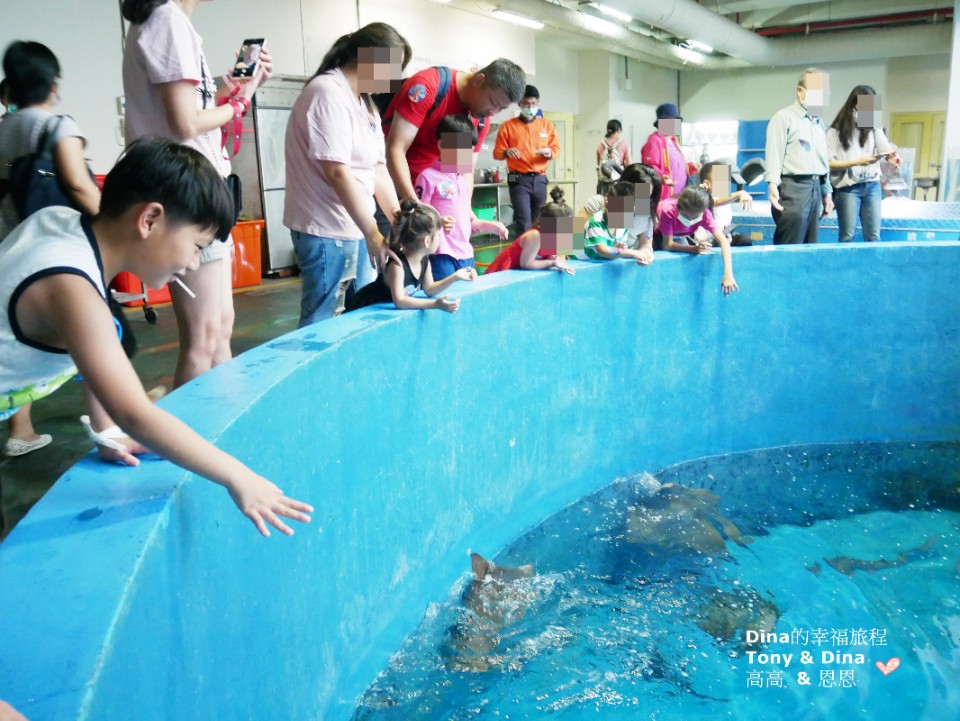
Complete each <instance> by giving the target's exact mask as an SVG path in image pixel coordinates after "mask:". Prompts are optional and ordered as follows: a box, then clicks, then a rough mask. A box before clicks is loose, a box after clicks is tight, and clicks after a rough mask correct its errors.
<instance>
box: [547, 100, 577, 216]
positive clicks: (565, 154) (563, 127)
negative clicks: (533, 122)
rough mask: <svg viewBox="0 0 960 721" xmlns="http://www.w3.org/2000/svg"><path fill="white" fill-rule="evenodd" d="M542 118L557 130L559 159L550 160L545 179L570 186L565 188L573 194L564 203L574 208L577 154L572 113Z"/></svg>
mask: <svg viewBox="0 0 960 721" xmlns="http://www.w3.org/2000/svg"><path fill="white" fill-rule="evenodd" d="M543 117H544V118H546V119H547V120H549V121H550V122H551V123H553V126H554V127H555V128H556V129H557V143H558V144H559V145H560V157H559V158H557V159H556V160H551V161H550V163H549V164H548V165H547V177H548V178H550V180H551V181H567V182H568V183H571V186H568V187H567V188H565V189H566V190H569V189H570V187H573V189H574V192H572V193H569V194H568V195H569V197H567V198H566V201H567V202H568V203H570V205H572V206H574V207H576V202H577V197H576V196H577V194H576V186H575V185H573V184H572V181H574V180H576V179H577V153H576V150H575V148H576V139H575V135H576V123H575V118H574V115H573V113H547V112H545V113H544V114H543ZM548 200H549V198H548Z"/></svg>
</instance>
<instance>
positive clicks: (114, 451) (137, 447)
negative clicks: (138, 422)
mask: <svg viewBox="0 0 960 721" xmlns="http://www.w3.org/2000/svg"><path fill="white" fill-rule="evenodd" d="M111 440H112V442H113V443H115V444H116V445H117V446H122V447H123V448H122V450H121V448H119V447H111V446H106V445H101V444H99V443H98V444H97V453H99V454H100V459H101V460H104V461H109V462H111V463H122V464H123V465H125V466H139V465H140V459H139V458H137V456H138V455H140V454H143V453H150V449H149V448H147V447H146V446H145V445H143V444H142V443H140V442H139V441H135V440H133V439H132V438H131V437H130V436H123V437H122V438H113V439H111Z"/></svg>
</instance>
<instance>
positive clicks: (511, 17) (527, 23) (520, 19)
mask: <svg viewBox="0 0 960 721" xmlns="http://www.w3.org/2000/svg"><path fill="white" fill-rule="evenodd" d="M493 14H494V16H496V17H498V18H500V19H501V20H506V21H507V22H508V23H513V24H514V25H521V26H523V27H525V28H530V29H531V30H542V29H543V23H542V22H540V21H539V20H534V19H533V18H528V17H526V16H525V15H517V14H516V13H511V12H507V11H506V10H494V11H493Z"/></svg>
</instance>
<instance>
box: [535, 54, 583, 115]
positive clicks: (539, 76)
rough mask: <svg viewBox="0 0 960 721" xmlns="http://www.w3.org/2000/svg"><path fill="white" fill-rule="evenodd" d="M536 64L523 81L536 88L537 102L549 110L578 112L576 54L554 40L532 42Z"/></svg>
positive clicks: (578, 95)
mask: <svg viewBox="0 0 960 721" xmlns="http://www.w3.org/2000/svg"><path fill="white" fill-rule="evenodd" d="M536 67H537V68H539V69H540V72H538V73H535V74H529V77H528V78H527V81H528V82H529V83H530V84H531V85H536V86H537V90H539V91H540V106H541V107H542V108H543V109H544V110H545V111H547V110H549V111H550V112H558V113H573V114H574V115H576V114H577V113H579V112H580V90H579V87H580V75H581V66H580V55H579V53H577V52H575V51H572V50H570V49H569V48H566V47H563V46H561V45H558V44H556V43H544V42H538V43H536Z"/></svg>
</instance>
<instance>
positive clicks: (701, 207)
mask: <svg viewBox="0 0 960 721" xmlns="http://www.w3.org/2000/svg"><path fill="white" fill-rule="evenodd" d="M709 206H710V194H709V193H708V192H707V191H706V189H705V188H703V187H696V188H694V187H687V188H684V189H683V192H682V193H680V195H679V196H676V197H673V198H667V199H666V200H664V201H662V202H661V203H660V204H659V205H658V206H657V230H658V232H659V235H660V237H661V238H662V244H663V250H669V251H673V252H675V253H693V254H700V255H703V254H705V253H709V252H710V251H711V250H712V247H713V246H712V243H711V242H710V241H709V240H704V241H700V242H696V243H688V242H687V239H688V238H692V236H693V234H694V233H695V232H696V231H697V229H698V228H701V227H703V228H705V229H706V230H707V231H708V232H710V233H711V234H712V235H713V238H714V239H715V240H716V241H717V244H718V245H719V246H720V253H721V255H722V256H723V278H722V280H721V281H720V286H721V288H722V289H723V294H724V295H730V293H733V292H734V291H737V290H740V286H738V285H737V281H736V279H734V277H733V260H732V258H731V257H730V241H729V240H728V239H727V236H725V235H724V234H723V232H722V229H721V228H720V227H719V226H718V225H717V222H716V221H715V220H714V218H713V214H712V213H711V212H710V210H709ZM675 237H676V238H681V239H683V240H682V241H679V242H678V241H676V240H674V238H675Z"/></svg>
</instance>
